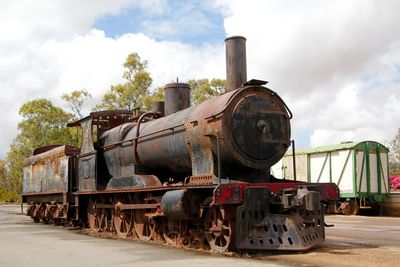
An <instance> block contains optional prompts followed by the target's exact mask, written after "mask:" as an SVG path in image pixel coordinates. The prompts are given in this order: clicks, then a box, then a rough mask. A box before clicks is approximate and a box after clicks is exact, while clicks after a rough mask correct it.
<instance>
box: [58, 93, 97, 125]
mask: <svg viewBox="0 0 400 267" xmlns="http://www.w3.org/2000/svg"><path fill="white" fill-rule="evenodd" d="M61 98H62V99H63V100H65V101H66V102H67V103H68V104H69V106H70V108H71V110H72V112H74V114H75V118H76V119H81V118H83V115H82V113H81V111H82V107H83V103H84V102H85V101H86V100H88V99H90V98H92V95H91V94H90V93H89V92H88V91H87V90H86V89H82V90H79V91H72V92H71V93H69V94H63V95H62V96H61Z"/></svg>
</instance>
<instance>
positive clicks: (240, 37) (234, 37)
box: [225, 35, 246, 42]
mask: <svg viewBox="0 0 400 267" xmlns="http://www.w3.org/2000/svg"><path fill="white" fill-rule="evenodd" d="M230 39H243V40H245V41H246V38H245V37H244V36H240V35H234V36H229V37H226V38H225V42H226V41H228V40H230Z"/></svg>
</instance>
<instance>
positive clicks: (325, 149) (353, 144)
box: [287, 141, 389, 155]
mask: <svg viewBox="0 0 400 267" xmlns="http://www.w3.org/2000/svg"><path fill="white" fill-rule="evenodd" d="M366 144H367V147H368V148H369V150H373V148H375V147H376V146H379V148H380V150H381V151H383V152H388V151H389V149H388V148H387V147H385V146H384V145H382V144H380V143H378V142H375V141H361V142H352V141H348V142H342V143H340V144H334V145H327V146H318V147H311V148H305V149H300V150H297V151H296V155H304V154H315V153H323V152H331V151H339V150H347V149H355V148H360V149H363V148H364V147H365V145H366ZM287 155H292V152H291V151H290V152H289V153H287Z"/></svg>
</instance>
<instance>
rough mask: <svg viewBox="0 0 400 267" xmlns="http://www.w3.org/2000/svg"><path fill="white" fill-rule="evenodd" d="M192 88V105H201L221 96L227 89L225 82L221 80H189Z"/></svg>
mask: <svg viewBox="0 0 400 267" xmlns="http://www.w3.org/2000/svg"><path fill="white" fill-rule="evenodd" d="M188 83H189V85H190V88H192V103H193V104H194V105H197V104H200V103H201V102H203V101H206V100H207V99H210V98H211V97H214V96H217V95H220V94H222V93H223V92H224V89H225V80H221V79H212V80H211V81H209V80H208V79H200V80H196V79H193V80H189V82H188Z"/></svg>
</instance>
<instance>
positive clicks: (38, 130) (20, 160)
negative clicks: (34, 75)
mask: <svg viewBox="0 0 400 267" xmlns="http://www.w3.org/2000/svg"><path fill="white" fill-rule="evenodd" d="M19 114H20V115H21V116H22V118H23V120H22V121H21V122H20V123H19V124H18V129H19V134H18V135H17V137H16V138H15V139H14V141H13V143H12V144H11V146H10V151H9V152H8V154H7V158H6V164H5V169H6V175H5V178H4V179H3V180H4V181H5V186H4V185H3V186H4V187H5V189H6V190H8V191H11V192H18V193H19V192H21V182H22V176H23V172H22V170H23V165H24V161H25V159H26V158H28V157H29V156H31V155H32V152H33V150H34V149H35V148H37V147H40V146H44V145H52V144H75V143H76V138H77V137H76V136H74V134H73V133H72V131H71V130H70V129H69V128H66V124H67V123H68V122H69V121H71V120H72V119H73V117H74V116H73V114H70V113H67V112H65V111H64V110H62V109H61V108H59V107H56V106H54V105H53V104H52V103H51V102H50V101H49V100H47V99H35V100H32V101H28V102H26V103H25V104H23V105H22V106H21V108H20V110H19Z"/></svg>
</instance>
